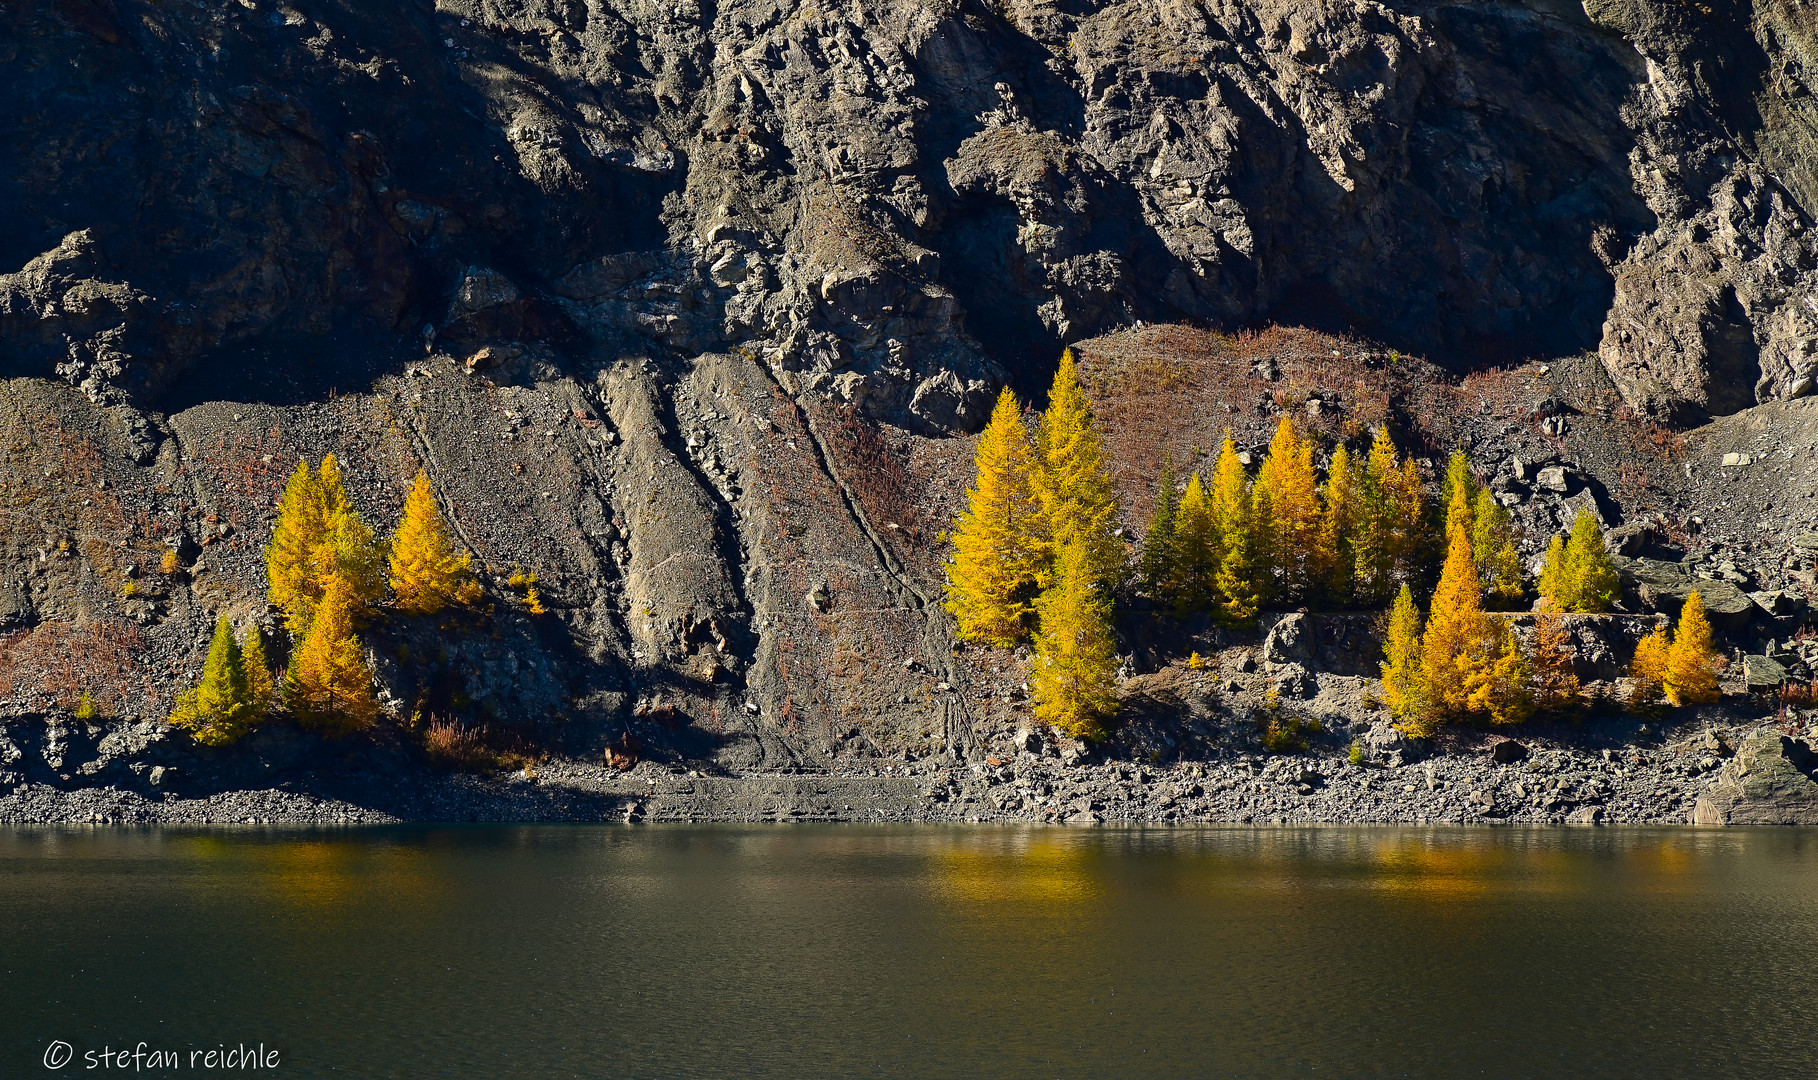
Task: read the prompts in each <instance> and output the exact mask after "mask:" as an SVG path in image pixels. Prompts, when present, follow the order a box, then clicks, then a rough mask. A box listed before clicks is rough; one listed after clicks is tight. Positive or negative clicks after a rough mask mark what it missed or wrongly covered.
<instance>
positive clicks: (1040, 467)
mask: <svg viewBox="0 0 1818 1080" xmlns="http://www.w3.org/2000/svg"><path fill="white" fill-rule="evenodd" d="M1035 458H1036V462H1035V470H1034V473H1033V475H1032V477H1031V480H1032V486H1033V487H1034V489H1035V496H1036V499H1037V501H1038V502H1039V503H1040V504H1041V510H1042V522H1043V524H1044V525H1045V527H1046V528H1045V533H1044V536H1043V540H1044V541H1045V545H1046V550H1045V552H1044V556H1045V557H1044V559H1043V563H1044V565H1043V566H1042V568H1041V569H1042V575H1043V578H1044V584H1045V578H1046V575H1047V573H1048V572H1049V569H1050V567H1051V566H1052V563H1053V560H1054V557H1055V552H1057V551H1059V549H1060V547H1061V546H1062V545H1064V544H1066V543H1067V542H1069V541H1072V540H1078V541H1079V542H1080V543H1081V544H1083V545H1085V549H1086V554H1087V555H1088V557H1090V558H1091V560H1092V566H1093V572H1094V573H1095V574H1096V575H1097V576H1098V578H1099V579H1100V580H1102V581H1107V582H1113V581H1117V580H1119V579H1120V578H1121V577H1122V576H1123V572H1124V549H1123V545H1122V544H1121V543H1119V542H1118V539H1117V537H1116V536H1114V535H1112V530H1113V529H1115V528H1116V527H1117V494H1116V492H1115V491H1114V490H1113V488H1112V485H1111V477H1110V475H1109V473H1107V471H1106V469H1105V449H1104V443H1103V442H1102V441H1101V440H1100V438H1099V435H1098V428H1097V426H1096V425H1095V424H1094V422H1093V419H1092V406H1091V403H1090V402H1088V401H1087V400H1086V391H1085V388H1084V387H1082V386H1081V385H1080V382H1079V372H1078V369H1077V368H1076V367H1075V365H1074V361H1073V350H1072V349H1066V350H1064V351H1062V353H1061V362H1060V367H1059V369H1058V370H1056V371H1055V373H1054V385H1053V386H1052V387H1051V388H1050V389H1049V391H1048V408H1047V409H1046V410H1045V411H1044V412H1043V413H1042V420H1041V427H1040V429H1039V431H1038V432H1037V434H1036V441H1035Z"/></svg>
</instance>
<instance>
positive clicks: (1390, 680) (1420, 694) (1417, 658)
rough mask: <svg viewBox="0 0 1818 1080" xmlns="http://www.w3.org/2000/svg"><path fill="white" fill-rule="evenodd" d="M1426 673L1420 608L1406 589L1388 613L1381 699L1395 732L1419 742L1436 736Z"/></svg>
mask: <svg viewBox="0 0 1818 1080" xmlns="http://www.w3.org/2000/svg"><path fill="white" fill-rule="evenodd" d="M1424 673H1425V665H1424V664H1423V663H1422V662H1421V626H1420V608H1419V607H1417V606H1415V604H1414V591H1413V590H1412V589H1410V588H1408V586H1406V585H1403V586H1402V587H1401V591H1400V592H1398V593H1396V594H1395V604H1394V606H1393V607H1391V608H1390V609H1389V627H1388V633H1387V634H1386V635H1385V637H1384V639H1383V662H1382V697H1383V704H1384V705H1386V706H1387V707H1388V709H1389V719H1390V721H1391V722H1392V723H1394V725H1395V729H1396V730H1397V731H1400V732H1401V733H1402V734H1404V735H1407V736H1409V737H1411V738H1417V739H1424V738H1426V737H1427V736H1429V735H1431V734H1433V723H1432V710H1431V709H1430V707H1429V706H1428V703H1427V694H1426V683H1425V681H1424Z"/></svg>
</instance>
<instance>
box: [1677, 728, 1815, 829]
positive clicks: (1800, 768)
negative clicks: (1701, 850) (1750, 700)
mask: <svg viewBox="0 0 1818 1080" xmlns="http://www.w3.org/2000/svg"><path fill="white" fill-rule="evenodd" d="M1812 765H1813V756H1812V750H1811V747H1810V746H1808V745H1807V744H1806V743H1805V742H1803V741H1800V740H1796V739H1793V738H1790V737H1788V736H1786V735H1782V734H1781V733H1780V732H1778V731H1774V730H1772V729H1766V728H1764V729H1762V730H1759V731H1756V732H1754V733H1753V734H1751V735H1749V736H1748V737H1746V738H1744V739H1743V740H1742V742H1741V743H1740V744H1739V745H1738V746H1737V747H1736V756H1735V757H1733V758H1731V759H1730V760H1729V762H1728V763H1727V764H1725V765H1724V767H1723V771H1722V772H1721V773H1719V774H1718V778H1717V783H1716V784H1714V785H1713V786H1712V787H1711V789H1710V790H1709V791H1708V792H1707V793H1706V794H1705V795H1703V796H1702V797H1700V798H1699V800H1698V802H1697V804H1696V805H1695V806H1694V807H1693V810H1692V824H1694V825H1818V782H1814V781H1813V779H1812V775H1811V772H1812Z"/></svg>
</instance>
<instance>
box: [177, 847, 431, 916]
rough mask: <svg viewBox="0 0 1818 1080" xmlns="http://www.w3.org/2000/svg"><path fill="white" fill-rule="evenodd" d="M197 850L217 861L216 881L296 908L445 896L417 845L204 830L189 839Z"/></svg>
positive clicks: (206, 860) (198, 855)
mask: <svg viewBox="0 0 1818 1080" xmlns="http://www.w3.org/2000/svg"><path fill="white" fill-rule="evenodd" d="M183 846H184V847H185V848H187V852H188V854H189V855H191V856H192V857H194V858H196V859H198V860H200V861H202V862H204V863H205V864H210V865H213V866H215V867H217V868H218V869H219V870H220V871H221V874H220V875H209V879H208V880H209V881H210V884H211V885H218V884H220V883H222V882H230V883H231V887H232V888H233V889H234V891H236V892H241V893H244V894H249V895H253V896H261V897H263V898H264V899H266V900H268V901H273V902H276V903H280V904H283V905H285V906H288V907H295V908H312V909H323V908H333V907H344V906H346V905H348V904H352V903H363V902H368V901H374V900H381V899H382V900H385V901H387V902H397V901H403V902H406V903H417V904H422V903H427V902H429V901H430V900H432V899H434V898H436V897H438V896H440V894H441V893H442V891H443V889H444V887H445V886H444V883H443V880H442V878H441V877H440V876H439V875H437V874H435V873H433V872H432V871H431V870H430V869H429V868H428V866H427V865H426V853H425V852H424V851H423V850H422V849H421V848H420V847H418V846H415V845H388V846H385V847H380V848H374V847H373V846H372V845H370V844H365V843H359V842H354V841H349V840H339V839H329V838H322V839H316V838H305V837H297V836H289V837H285V838H283V839H282V840H280V841H278V842H275V843H272V842H266V841H265V840H263V839H261V838H248V837H237V836H230V835H221V834H203V835H197V836H192V837H188V838H186V842H185V843H184V844H183Z"/></svg>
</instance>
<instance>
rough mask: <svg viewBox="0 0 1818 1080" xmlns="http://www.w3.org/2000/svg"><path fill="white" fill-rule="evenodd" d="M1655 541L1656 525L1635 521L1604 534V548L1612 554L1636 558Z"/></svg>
mask: <svg viewBox="0 0 1818 1080" xmlns="http://www.w3.org/2000/svg"><path fill="white" fill-rule="evenodd" d="M1653 541H1654V527H1653V526H1651V525H1648V524H1645V523H1643V522H1638V521H1633V522H1630V523H1629V524H1627V525H1618V526H1617V527H1616V528H1614V529H1611V530H1609V531H1608V532H1606V533H1604V534H1603V548H1604V550H1605V551H1607V552H1609V553H1610V554H1612V555H1622V556H1625V557H1627V558H1631V559H1632V558H1634V557H1635V556H1637V555H1640V554H1641V552H1642V549H1644V548H1646V547H1647V546H1648V545H1649V544H1651V543H1653Z"/></svg>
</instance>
